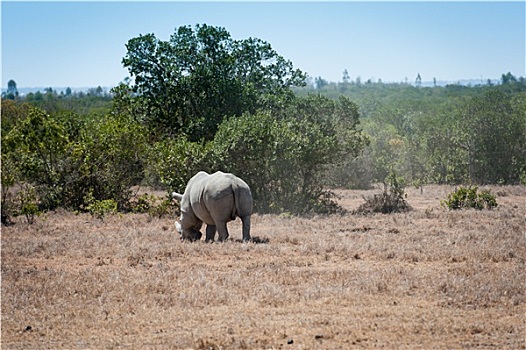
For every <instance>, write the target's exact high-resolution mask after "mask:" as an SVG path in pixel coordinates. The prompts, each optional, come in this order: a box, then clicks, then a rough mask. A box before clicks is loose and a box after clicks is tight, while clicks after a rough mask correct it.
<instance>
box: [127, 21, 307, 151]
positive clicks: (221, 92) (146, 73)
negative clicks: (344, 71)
mask: <svg viewBox="0 0 526 350" xmlns="http://www.w3.org/2000/svg"><path fill="white" fill-rule="evenodd" d="M126 48H127V53H126V55H125V57H124V58H123V60H122V63H123V65H124V66H125V67H126V68H128V71H129V73H130V75H131V76H132V77H133V78H134V84H133V86H132V90H133V92H134V93H136V95H135V96H133V97H131V98H132V99H133V100H134V101H135V102H136V107H137V108H138V109H137V112H138V114H139V115H138V117H139V118H140V119H141V120H142V121H143V122H145V123H146V124H147V125H149V127H150V128H152V129H154V130H156V131H157V132H160V133H162V134H164V135H174V134H181V133H184V134H186V135H188V137H189V139H190V140H191V141H200V140H203V139H205V140H211V139H212V138H213V137H214V134H215V132H216V130H217V127H218V125H219V124H220V123H221V121H222V120H223V118H225V117H226V116H233V115H236V116H240V115H241V114H242V113H244V112H250V113H253V112H255V111H256V110H257V109H258V108H261V107H265V108H269V107H271V105H273V104H274V103H275V101H276V99H277V100H278V101H279V100H280V99H282V98H283V97H284V96H288V97H289V98H291V97H292V94H291V92H290V89H289V87H290V86H294V85H302V84H304V80H305V75H304V74H303V73H302V72H301V71H299V70H294V69H293V67H292V63H291V62H290V61H287V60H285V59H284V58H283V57H281V56H279V55H278V54H277V52H276V51H274V50H273V49H272V47H271V46H270V44H268V43H266V42H264V41H262V40H259V39H253V38H249V39H245V40H233V39H232V38H231V36H230V34H229V33H228V32H227V31H226V30H225V29H224V28H221V27H212V26H208V25H206V24H205V25H197V26H196V27H195V28H194V29H192V27H190V26H182V27H179V28H178V29H176V31H175V32H174V34H173V35H172V36H171V37H170V40H168V41H161V40H159V39H157V38H156V37H155V35H154V34H147V35H140V36H139V37H137V38H133V39H131V40H129V41H128V43H127V45H126ZM128 96H129V95H128Z"/></svg>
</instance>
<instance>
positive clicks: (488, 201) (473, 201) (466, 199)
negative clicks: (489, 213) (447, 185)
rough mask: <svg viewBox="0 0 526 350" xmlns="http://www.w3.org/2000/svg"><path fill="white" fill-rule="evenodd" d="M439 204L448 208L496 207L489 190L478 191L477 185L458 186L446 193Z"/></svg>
mask: <svg viewBox="0 0 526 350" xmlns="http://www.w3.org/2000/svg"><path fill="white" fill-rule="evenodd" d="M441 204H442V205H443V206H445V207H447V208H449V209H462V208H475V209H479V210H481V209H484V208H486V209H492V208H495V207H497V200H496V198H495V196H494V195H492V194H491V192H490V191H489V190H487V191H480V192H478V187H477V186H473V187H471V186H469V187H462V186H460V188H458V189H457V190H456V191H455V192H452V193H450V194H448V195H447V200H444V201H442V202H441Z"/></svg>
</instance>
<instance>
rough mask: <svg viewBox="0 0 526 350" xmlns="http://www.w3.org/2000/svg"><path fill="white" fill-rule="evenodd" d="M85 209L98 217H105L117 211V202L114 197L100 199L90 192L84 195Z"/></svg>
mask: <svg viewBox="0 0 526 350" xmlns="http://www.w3.org/2000/svg"><path fill="white" fill-rule="evenodd" d="M84 203H85V205H83V207H82V208H83V209H84V210H86V211H87V212H88V213H90V214H91V216H93V217H95V218H97V219H100V220H102V219H104V217H105V216H106V215H108V214H112V215H113V214H116V213H117V202H116V201H115V200H114V199H103V200H98V199H95V198H94V197H93V193H91V192H88V194H86V196H85V197H84Z"/></svg>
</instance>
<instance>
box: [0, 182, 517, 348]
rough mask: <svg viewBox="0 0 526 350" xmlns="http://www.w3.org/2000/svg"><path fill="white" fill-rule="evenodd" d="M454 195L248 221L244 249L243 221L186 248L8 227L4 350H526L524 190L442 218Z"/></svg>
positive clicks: (153, 236)
mask: <svg viewBox="0 0 526 350" xmlns="http://www.w3.org/2000/svg"><path fill="white" fill-rule="evenodd" d="M451 190H452V188H451V187H445V186H444V187H441V186H428V187H424V188H423V189H422V190H420V189H408V190H407V194H408V198H407V200H408V202H409V204H410V205H411V206H412V207H413V208H414V210H413V211H411V212H405V213H397V214H390V215H383V214H372V215H369V216H361V215H331V216H319V217H314V218H300V217H280V216H276V215H254V216H253V218H252V234H253V237H254V241H253V242H249V243H242V242H239V241H236V239H237V237H239V236H240V232H241V223H240V221H239V220H238V221H235V222H233V223H231V224H229V230H230V233H231V236H232V237H233V239H232V240H230V241H227V242H224V243H213V244H207V243H205V242H204V241H200V242H194V243H190V242H180V241H179V237H178V235H177V234H176V233H175V229H174V226H173V220H172V219H166V218H152V217H150V216H148V214H129V215H123V216H119V215H115V216H108V217H106V218H105V219H104V221H100V220H96V219H93V218H92V217H91V216H90V215H89V214H88V215H74V214H71V213H67V212H59V213H50V214H47V215H46V216H45V217H40V218H38V219H37V220H36V223H35V224H33V225H27V224H24V223H23V222H17V223H16V224H15V225H13V226H9V227H2V247H1V249H2V266H1V269H2V286H1V289H2V305H1V306H2V334H1V335H2V338H1V341H2V344H1V345H2V348H3V349H29V348H31V349H39V348H53V349H72V348H176V349H225V348H228V349H279V348H282V349H284V348H291V349H292V348H308V349H313V348H316V349H338V348H342V349H346V348H357V347H360V348H378V347H383V348H433V349H446V348H474V347H482V348H515V349H524V348H525V343H524V334H526V329H525V324H526V317H525V314H526V294H525V293H526V292H525V291H524V281H525V280H526V268H525V267H526V266H525V264H526V235H525V233H526V232H525V231H524V228H525V227H526V218H525V216H524V213H525V212H526V203H525V201H524V194H526V192H524V189H523V188H521V187H508V186H504V187H499V191H503V193H504V192H505V193H506V195H505V196H502V197H499V207H498V208H496V209H495V210H492V211H477V210H460V211H447V210H445V209H443V208H441V207H440V200H441V199H443V198H445V195H446V194H447V193H449V192H451ZM492 191H493V189H492ZM494 192H495V193H497V191H494ZM372 193H375V192H374V190H373V191H371V192H369V191H340V192H339V195H340V197H341V200H340V205H342V206H343V207H344V208H345V209H347V210H348V211H349V212H351V211H352V210H355V209H356V208H357V207H358V206H359V205H360V204H361V202H362V200H361V198H362V196H363V195H365V196H367V195H370V194H372Z"/></svg>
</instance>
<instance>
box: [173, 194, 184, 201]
mask: <svg viewBox="0 0 526 350" xmlns="http://www.w3.org/2000/svg"><path fill="white" fill-rule="evenodd" d="M172 198H175V199H176V200H178V201H179V202H180V201H181V200H182V199H183V195H182V194H180V193H177V192H172Z"/></svg>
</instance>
